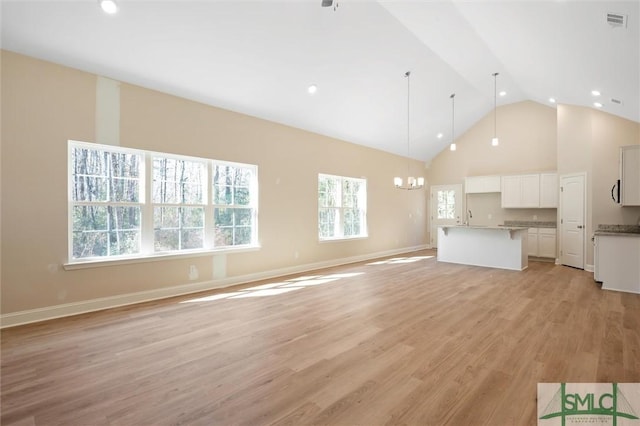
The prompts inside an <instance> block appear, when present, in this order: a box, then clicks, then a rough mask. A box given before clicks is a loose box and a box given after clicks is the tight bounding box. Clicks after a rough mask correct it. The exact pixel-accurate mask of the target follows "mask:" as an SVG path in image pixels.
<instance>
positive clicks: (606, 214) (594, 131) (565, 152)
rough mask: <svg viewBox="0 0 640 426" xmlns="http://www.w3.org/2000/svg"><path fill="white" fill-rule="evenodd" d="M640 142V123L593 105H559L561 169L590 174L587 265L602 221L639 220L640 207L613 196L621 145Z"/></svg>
mask: <svg viewBox="0 0 640 426" xmlns="http://www.w3.org/2000/svg"><path fill="white" fill-rule="evenodd" d="M634 144H640V123H636V122H633V121H630V120H625V119H623V118H620V117H617V116H614V115H611V114H608V113H606V112H603V111H599V110H595V109H592V108H585V107H579V106H575V105H558V172H559V173H560V174H569V173H576V172H586V174H587V200H586V201H587V217H586V219H587V224H586V227H587V238H588V240H587V244H586V248H587V256H586V257H587V259H586V263H587V265H593V245H592V244H591V236H592V235H593V232H594V231H595V230H596V229H597V228H598V225H600V224H622V225H635V224H640V207H621V206H620V204H616V203H614V202H613V201H612V200H611V187H612V186H613V184H614V183H615V182H616V180H617V179H618V177H619V174H620V147H621V146H625V145H634Z"/></svg>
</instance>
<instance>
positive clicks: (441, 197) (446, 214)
mask: <svg viewBox="0 0 640 426" xmlns="http://www.w3.org/2000/svg"><path fill="white" fill-rule="evenodd" d="M437 211H438V219H453V218H455V213H456V192H455V191H453V190H451V191H438V207H437Z"/></svg>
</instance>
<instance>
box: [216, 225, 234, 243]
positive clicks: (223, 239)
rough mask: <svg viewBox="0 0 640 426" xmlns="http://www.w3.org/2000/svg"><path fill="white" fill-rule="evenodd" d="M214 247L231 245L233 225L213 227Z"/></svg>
mask: <svg viewBox="0 0 640 426" xmlns="http://www.w3.org/2000/svg"><path fill="white" fill-rule="evenodd" d="M214 244H215V245H216V247H226V246H232V245H233V227H218V226H216V229H215V241H214Z"/></svg>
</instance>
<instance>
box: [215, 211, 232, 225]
mask: <svg viewBox="0 0 640 426" xmlns="http://www.w3.org/2000/svg"><path fill="white" fill-rule="evenodd" d="M213 221H214V225H215V226H216V228H217V227H219V226H233V209H230V208H228V209H225V208H217V209H215V211H214V218H213Z"/></svg>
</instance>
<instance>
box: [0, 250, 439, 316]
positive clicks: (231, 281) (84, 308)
mask: <svg viewBox="0 0 640 426" xmlns="http://www.w3.org/2000/svg"><path fill="white" fill-rule="evenodd" d="M425 248H427V246H425V245H419V246H413V247H405V248H402V249H395V250H386V251H383V252H377V253H370V254H365V255H359V256H351V257H346V258H341V259H333V260H327V261H322V262H314V263H307V264H304V265H297V266H291V267H286V268H280V269H273V270H270V271H264V272H256V273H253V274H247V275H240V276H237V277H229V278H224V279H220V280H209V281H202V282H198V283H191V284H181V285H176V286H171V287H164V288H158V289H154V290H149V291H142V292H137V293H128V294H121V295H117V296H110V297H102V298H98V299H90V300H83V301H80V302H73V303H65V304H62V305H55V306H47V307H44V308H37V309H29V310H26V311H18V312H11V313H8V314H2V315H0V328H8V327H15V326H18V325H24V324H30V323H34V322H39V321H45V320H51V319H55V318H62V317H68V316H72V315H78V314H83V313H87V312H94V311H101V310H104V309H110V308H116V307H119V306H126V305H132V304H135V303H141V302H148V301H152V300H158V299H166V298H169V297H174V296H180V295H184V294H190V293H197V292H202V291H208V290H215V289H219V288H223V287H229V286H233V285H238V284H244V283H250V282H253V281H259V280H265V279H272V278H276V277H282V276H285V275H291V274H297V273H304V272H308V271H313V270H317V269H322V268H329V267H333V266H340V265H345V264H349V263H355V262H362V261H366V260H371V259H376V258H380V257H385V256H393V255H397V254H401V253H410V252H414V251H418V250H423V249H425Z"/></svg>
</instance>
